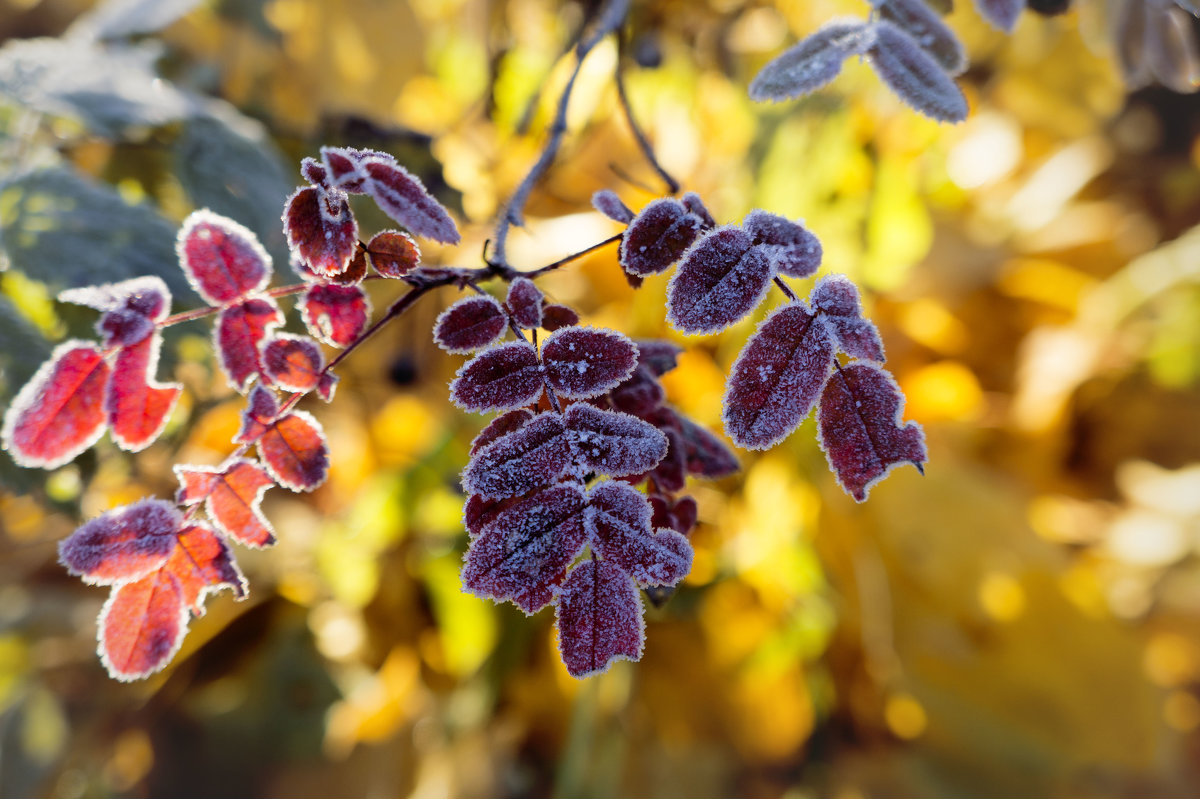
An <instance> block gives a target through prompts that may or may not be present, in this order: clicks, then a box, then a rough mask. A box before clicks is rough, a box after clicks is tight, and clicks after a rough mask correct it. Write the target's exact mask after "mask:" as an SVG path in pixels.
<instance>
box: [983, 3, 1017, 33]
mask: <svg viewBox="0 0 1200 799" xmlns="http://www.w3.org/2000/svg"><path fill="white" fill-rule="evenodd" d="M1024 8H1025V0H975V10H977V11H978V12H979V16H981V17H983V18H984V19H985V20H987V21H988V24H989V25H991V26H992V27H993V28H998V29H999V30H1002V31H1004V32H1005V33H1012V32H1013V28H1015V27H1016V26H1017V18H1018V17H1020V16H1021V11H1022V10H1024Z"/></svg>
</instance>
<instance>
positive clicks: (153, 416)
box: [104, 335, 183, 452]
mask: <svg viewBox="0 0 1200 799" xmlns="http://www.w3.org/2000/svg"><path fill="white" fill-rule="evenodd" d="M161 347H162V337H161V336H158V335H152V336H149V337H148V338H144V339H142V340H141V341H140V342H138V343H137V344H134V345H132V346H129V347H122V348H121V349H120V350H119V351H118V352H117V357H116V360H115V361H114V363H113V369H112V374H111V375H110V376H109V379H108V386H107V388H106V390H105V393H104V411H105V413H106V414H107V416H108V424H109V426H110V427H111V428H112V437H113V441H116V442H117V446H119V447H120V448H121V449H124V450H129V451H130V452H137V451H138V450H141V449H145V448H146V447H147V446H149V445H150V444H151V443H152V442H153V441H154V440H155V439H156V438H158V437H159V435H160V434H161V433H162V431H163V428H164V427H166V425H167V419H168V417H170V415H171V411H172V410H173V409H174V408H175V403H176V401H177V400H178V399H179V395H180V394H181V393H182V392H183V386H182V385H180V384H179V383H167V384H164V383H159V382H158V381H157V380H155V379H154V373H155V371H157V367H158V354H159V350H160V349H161Z"/></svg>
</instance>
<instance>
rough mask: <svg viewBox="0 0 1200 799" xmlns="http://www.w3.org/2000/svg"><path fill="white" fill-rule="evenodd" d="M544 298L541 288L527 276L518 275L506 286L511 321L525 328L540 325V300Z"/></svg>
mask: <svg viewBox="0 0 1200 799" xmlns="http://www.w3.org/2000/svg"><path fill="white" fill-rule="evenodd" d="M544 299H545V298H544V297H543V295H542V291H541V289H539V288H538V287H537V285H536V284H535V283H534V282H533V281H532V280H530V279H529V278H527V277H518V278H516V279H514V280H513V282H512V283H511V284H510V285H509V287H508V299H507V300H506V302H507V303H508V310H509V312H511V313H512V315H513V321H515V322H516V323H517V325H518V326H519V327H523V328H525V329H526V330H533V329H534V328H537V327H541V326H542V302H543V300H544Z"/></svg>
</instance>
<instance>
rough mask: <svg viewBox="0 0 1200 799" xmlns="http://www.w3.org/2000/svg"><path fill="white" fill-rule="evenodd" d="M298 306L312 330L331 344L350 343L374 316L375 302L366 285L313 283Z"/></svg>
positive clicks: (344, 345)
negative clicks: (368, 296)
mask: <svg viewBox="0 0 1200 799" xmlns="http://www.w3.org/2000/svg"><path fill="white" fill-rule="evenodd" d="M298 306H299V308H300V314H301V316H302V318H303V319H304V326H305V327H306V328H308V332H310V333H312V334H313V335H314V336H316V337H317V338H318V339H320V340H321V341H323V342H325V343H326V344H328V345H330V346H331V347H348V346H350V345H351V344H352V343H354V341H355V339H357V338H358V337H359V335H360V334H361V333H362V332H363V331H364V330H366V328H367V322H368V321H370V319H371V303H370V300H368V299H367V293H366V292H365V291H363V288H362V286H334V285H329V284H318V285H315V286H310V287H309V288H308V291H306V292H304V296H303V297H301V298H300V301H299V303H298Z"/></svg>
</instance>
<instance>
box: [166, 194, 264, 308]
mask: <svg viewBox="0 0 1200 799" xmlns="http://www.w3.org/2000/svg"><path fill="white" fill-rule="evenodd" d="M175 249H176V252H177V253H178V254H179V263H180V265H181V266H182V267H183V272H184V274H186V275H187V279H188V282H189V283H191V284H192V288H194V289H196V291H197V293H199V294H200V296H201V297H203V298H204V300H205V301H206V302H207V303H208V304H209V305H225V304H226V303H229V302H233V301H234V300H238V299H240V298H242V297H245V296H246V295H247V294H250V293H252V292H255V291H261V290H262V289H264V288H266V286H267V283H269V282H270V280H271V256H269V255H267V251H266V250H264V249H263V247H262V245H261V244H259V243H258V238H257V237H256V236H255V235H254V234H253V233H251V232H250V231H249V230H247V229H246V228H244V227H242V226H241V225H239V224H238V223H237V222H234V221H233V220H232V219H226V218H225V217H223V216H219V215H217V214H214V213H213V212H212V211H208V210H200V211H193V212H192V214H191V215H190V216H188V218H187V219H185V220H183V226H182V227H181V228H180V229H179V238H178V240H177V242H176V245H175Z"/></svg>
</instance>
